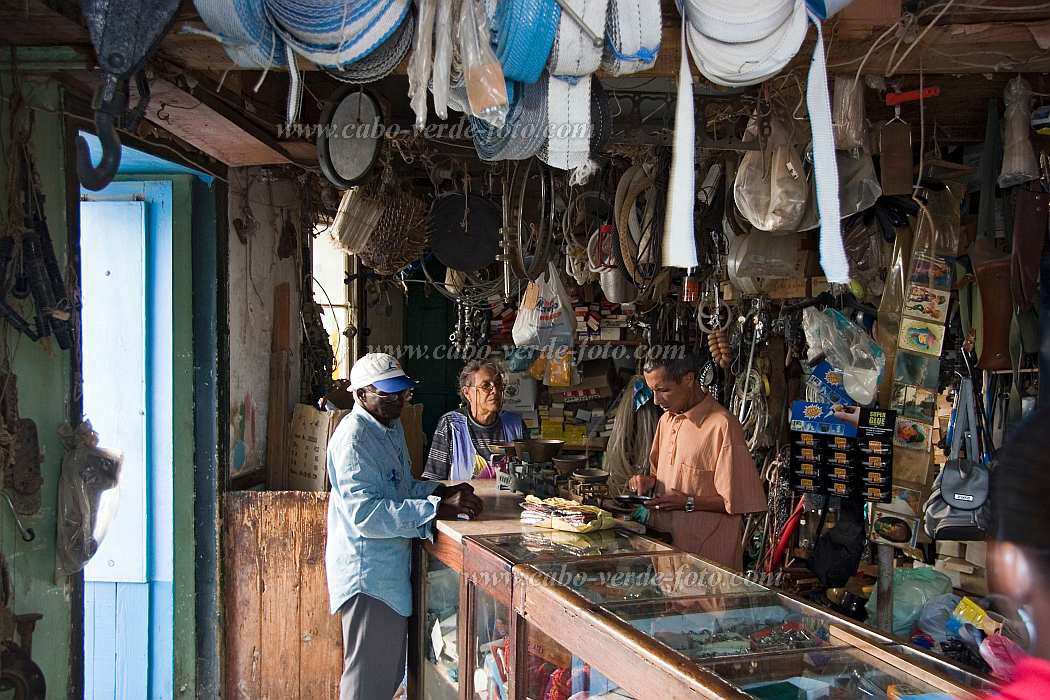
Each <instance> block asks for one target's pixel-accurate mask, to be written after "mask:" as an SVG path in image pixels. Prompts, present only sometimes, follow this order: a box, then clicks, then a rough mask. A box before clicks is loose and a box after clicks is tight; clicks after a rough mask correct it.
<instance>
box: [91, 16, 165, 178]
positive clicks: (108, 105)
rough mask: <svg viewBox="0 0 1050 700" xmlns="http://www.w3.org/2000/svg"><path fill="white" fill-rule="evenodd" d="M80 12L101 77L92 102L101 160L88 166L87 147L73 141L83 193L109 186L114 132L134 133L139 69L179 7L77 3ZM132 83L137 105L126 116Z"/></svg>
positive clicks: (114, 163) (143, 92)
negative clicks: (132, 81) (88, 31)
mask: <svg viewBox="0 0 1050 700" xmlns="http://www.w3.org/2000/svg"><path fill="white" fill-rule="evenodd" d="M80 9H81V12H82V13H83V15H84V20H85V21H86V22H87V25H88V29H89V30H90V32H91V43H92V44H93V45H94V46H95V53H96V54H97V55H98V63H99V67H100V68H101V69H102V71H103V75H102V82H101V84H100V85H99V86H98V87H97V88H96V89H95V96H94V99H93V100H92V101H91V106H92V107H93V108H94V110H95V129H96V131H97V132H98V138H99V140H100V141H101V142H102V160H100V161H99V164H98V165H97V166H96V165H93V164H92V163H91V151H90V149H89V148H88V144H87V141H86V140H85V139H84V138H83V137H81V136H78V137H77V173H78V174H79V175H80V184H82V185H83V186H84V187H86V188H88V189H89V190H100V189H102V188H103V187H105V186H106V185H108V184H109V183H110V182H112V181H113V177H114V176H115V175H116V174H117V168H119V167H120V136H118V135H117V128H118V126H119V127H122V128H124V129H127V130H128V131H134V130H135V128H136V127H137V126H138V122H139V121H140V120H141V119H142V116H143V115H144V114H145V112H146V106H147V105H148V104H149V84H148V83H147V82H146V76H145V75H144V74H143V66H144V64H145V63H146V59H147V58H148V57H149V56H150V55H151V54H152V53H153V51H154V50H155V49H156V47H157V45H158V44H159V43H160V40H161V38H163V36H164V35H165V34H167V33H168V29H169V28H170V27H171V25H172V23H173V22H174V21H175V11H176V10H178V9H179V1H178V0H146V1H143V0H81V3H80ZM132 78H134V79H135V88H136V91H137V92H138V103H137V104H136V105H135V107H134V108H133V109H131V110H129V109H128V84H129V82H130V80H131V79H132Z"/></svg>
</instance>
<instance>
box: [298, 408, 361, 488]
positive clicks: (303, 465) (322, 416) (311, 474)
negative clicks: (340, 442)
mask: <svg viewBox="0 0 1050 700" xmlns="http://www.w3.org/2000/svg"><path fill="white" fill-rule="evenodd" d="M347 413H349V411H346V410H338V411H319V410H317V409H316V408H314V407H313V406H310V405H307V404H296V405H295V409H294V410H293V411H292V425H291V428H290V429H289V431H288V443H289V444H288V480H287V481H288V488H289V490H292V491H327V490H328V488H329V484H328V469H327V467H328V461H327V455H328V440H329V439H330V438H331V437H332V433H334V432H335V429H336V428H337V427H338V426H339V422H340V421H341V420H342V419H343V417H344V416H345V415H346V414H347Z"/></svg>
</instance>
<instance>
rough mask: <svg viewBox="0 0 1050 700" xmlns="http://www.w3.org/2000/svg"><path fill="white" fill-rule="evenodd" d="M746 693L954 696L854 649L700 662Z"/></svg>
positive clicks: (801, 698) (828, 699) (813, 699)
mask: <svg viewBox="0 0 1050 700" xmlns="http://www.w3.org/2000/svg"><path fill="white" fill-rule="evenodd" d="M700 665H701V666H703V667H704V668H705V669H707V670H709V671H713V672H714V673H716V674H718V675H719V676H721V677H722V678H724V679H726V680H727V681H729V682H730V683H733V684H734V685H737V686H738V687H739V688H740V689H741V690H743V691H744V692H746V693H749V694H750V695H753V696H754V697H756V698H760V699H767V698H768V699H769V700H774V699H775V700H782V699H783V700H796V699H798V700H839V699H841V700H847V699H848V700H854V699H855V698H871V699H872V700H886V699H887V698H907V697H911V696H914V695H923V696H924V697H925V694H929V698H930V699H931V700H932V699H933V698H938V699H940V698H950V697H952V696H951V695H949V694H946V693H943V692H941V691H939V690H937V689H936V688H934V687H933V686H931V685H929V684H928V683H925V682H923V681H921V680H919V679H918V678H916V677H915V676H912V675H910V674H908V673H906V672H905V671H903V670H901V669H899V668H896V667H895V666H894V665H893V663H892V662H889V661H883V660H881V659H878V658H876V657H874V656H872V655H871V654H868V653H866V652H863V651H861V650H860V649H857V648H854V647H851V646H836V647H824V648H817V649H810V650H808V651H789V652H769V653H760V654H752V655H751V656H744V657H740V656H737V657H726V658H709V659H705V660H704V661H702V662H701V663H700Z"/></svg>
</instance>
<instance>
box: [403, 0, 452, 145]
mask: <svg viewBox="0 0 1050 700" xmlns="http://www.w3.org/2000/svg"><path fill="white" fill-rule="evenodd" d="M417 4H418V5H419V22H418V23H417V24H416V35H415V37H414V38H413V45H412V58H410V59H409V61H408V96H409V97H410V98H411V100H412V111H413V112H415V114H416V131H422V130H423V129H425V128H426V126H427V83H429V82H430V58H431V48H432V45H433V39H434V11H435V9H436V6H435V4H434V2H433V1H432V0H418V2H417ZM446 31H447V30H446Z"/></svg>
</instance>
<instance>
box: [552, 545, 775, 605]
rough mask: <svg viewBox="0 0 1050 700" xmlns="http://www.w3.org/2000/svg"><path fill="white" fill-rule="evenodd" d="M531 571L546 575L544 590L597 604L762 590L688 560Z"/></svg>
mask: <svg viewBox="0 0 1050 700" xmlns="http://www.w3.org/2000/svg"><path fill="white" fill-rule="evenodd" d="M533 566H535V568H536V569H538V570H539V571H540V572H542V573H543V574H544V575H545V577H546V579H547V583H548V585H557V586H563V587H565V588H568V589H570V590H572V591H575V592H576V593H579V594H580V595H582V596H583V597H584V598H586V599H587V600H589V601H591V602H592V603H597V604H605V603H616V602H637V601H642V600H666V599H673V598H688V597H696V596H703V595H712V594H726V593H747V592H757V591H761V590H765V589H763V588H762V587H761V586H758V585H757V584H755V583H753V582H751V581H748V580H745V579H743V578H742V577H741V576H739V575H735V574H732V573H731V572H729V571H726V570H724V569H722V568H720V567H718V566H715V565H713V564H708V563H707V562H705V561H703V560H702V559H697V558H696V557H693V556H691V555H689V554H646V555H640V556H637V557H630V556H628V557H617V558H614V559H582V560H580V561H573V562H539V563H535V564H534V565H533Z"/></svg>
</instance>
